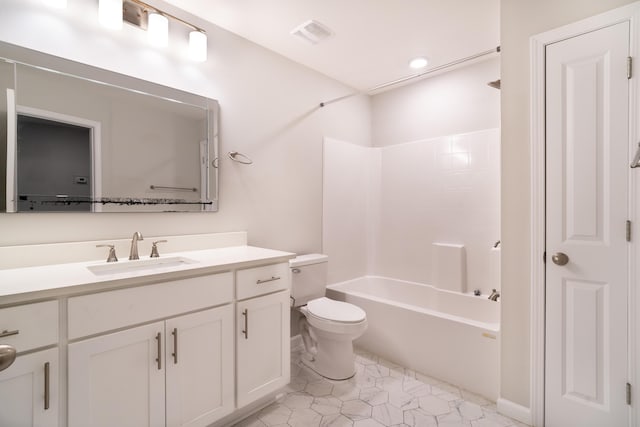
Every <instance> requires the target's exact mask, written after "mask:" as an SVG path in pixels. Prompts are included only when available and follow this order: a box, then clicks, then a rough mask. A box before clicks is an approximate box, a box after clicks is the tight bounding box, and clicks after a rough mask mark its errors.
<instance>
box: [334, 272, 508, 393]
mask: <svg viewBox="0 0 640 427" xmlns="http://www.w3.org/2000/svg"><path fill="white" fill-rule="evenodd" d="M327 296H328V297H329V298H332V299H335V300H339V301H346V302H349V303H352V304H356V305H357V306H359V307H361V308H362V309H364V310H365V311H366V313H367V319H368V322H369V327H368V329H367V331H366V332H365V333H364V335H362V336H361V337H360V338H358V339H357V340H356V341H355V345H356V346H358V347H360V348H363V349H365V350H367V351H370V352H372V353H374V354H376V355H378V356H381V357H383V358H385V359H387V360H389V361H391V362H394V363H397V364H399V365H402V366H404V367H407V368H410V369H413V370H414V371H417V372H420V373H423V374H426V375H429V376H432V377H434V378H437V379H440V380H443V381H446V382H449V383H451V384H454V385H456V386H458V387H461V388H463V389H466V390H469V391H471V392H473V393H476V394H479V395H481V396H484V397H485V398H488V399H490V400H492V401H496V399H497V398H498V392H499V389H498V387H499V362H500V359H499V356H500V353H499V351H500V342H499V341H500V303H499V302H495V301H490V300H488V299H487V296H486V295H484V296H474V295H471V294H461V293H458V292H451V291H446V290H441V289H437V288H435V287H433V286H430V285H425V284H421V283H414V282H406V281H402V280H396V279H389V278H385V277H376V276H365V277H361V278H358V279H354V280H349V281H346V282H341V283H336V284H334V285H329V286H327Z"/></svg>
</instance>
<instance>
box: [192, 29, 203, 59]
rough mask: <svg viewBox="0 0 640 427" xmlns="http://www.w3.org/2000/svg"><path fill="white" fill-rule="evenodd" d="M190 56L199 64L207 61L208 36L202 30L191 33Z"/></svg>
mask: <svg viewBox="0 0 640 427" xmlns="http://www.w3.org/2000/svg"><path fill="white" fill-rule="evenodd" d="M189 56H190V57H191V59H193V60H194V61H197V62H204V61H206V60H207V35H206V34H205V33H204V32H203V31H200V30H193V31H191V32H190V33H189Z"/></svg>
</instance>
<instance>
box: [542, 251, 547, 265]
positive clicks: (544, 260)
mask: <svg viewBox="0 0 640 427" xmlns="http://www.w3.org/2000/svg"><path fill="white" fill-rule="evenodd" d="M542 263H543V264H546V263H547V251H544V252H543V253H542Z"/></svg>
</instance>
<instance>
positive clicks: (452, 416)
mask: <svg viewBox="0 0 640 427" xmlns="http://www.w3.org/2000/svg"><path fill="white" fill-rule="evenodd" d="M302 351H303V350H302V348H295V349H293V350H292V352H291V383H290V384H289V386H288V387H287V388H286V389H285V392H286V394H285V395H284V396H283V397H282V398H280V399H279V400H278V401H277V402H275V403H273V404H271V405H270V406H267V407H266V408H264V409H262V410H261V411H259V412H257V413H255V414H253V415H251V416H249V417H248V418H246V419H244V420H242V421H240V422H239V423H237V424H235V427H276V426H277V427H296V426H302V427H365V426H376V427H377V426H387V427H390V426H397V427H401V426H402V427H404V426H416V427H430V426H434V427H436V426H438V427H525V424H522V423H520V422H518V421H515V420H512V419H510V418H507V417H505V416H503V415H500V414H498V412H497V409H496V405H495V404H494V403H493V402H490V401H488V400H487V399H485V398H483V397H481V396H477V395H474V394H473V393H470V392H468V391H466V390H462V389H460V388H458V387H456V386H454V385H451V384H448V383H445V382H443V381H439V380H438V379H436V378H432V377H429V376H426V375H422V374H420V373H418V372H414V371H412V370H410V369H405V368H403V367H402V366H398V365H396V364H394V363H391V362H389V361H386V360H384V359H381V358H379V357H378V356H376V355H374V354H371V353H369V352H366V351H361V350H359V349H356V374H355V375H354V377H353V378H350V379H348V380H344V381H332V380H328V379H325V378H322V377H321V376H319V375H318V374H316V373H315V372H313V371H311V370H310V369H309V368H307V367H306V366H305V365H303V364H302V362H301V361H300V358H301V354H302Z"/></svg>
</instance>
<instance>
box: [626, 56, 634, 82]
mask: <svg viewBox="0 0 640 427" xmlns="http://www.w3.org/2000/svg"><path fill="white" fill-rule="evenodd" d="M632 74H633V58H632V57H630V56H627V78H628V79H630V78H631V76H632Z"/></svg>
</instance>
